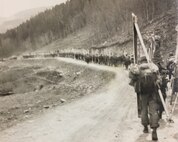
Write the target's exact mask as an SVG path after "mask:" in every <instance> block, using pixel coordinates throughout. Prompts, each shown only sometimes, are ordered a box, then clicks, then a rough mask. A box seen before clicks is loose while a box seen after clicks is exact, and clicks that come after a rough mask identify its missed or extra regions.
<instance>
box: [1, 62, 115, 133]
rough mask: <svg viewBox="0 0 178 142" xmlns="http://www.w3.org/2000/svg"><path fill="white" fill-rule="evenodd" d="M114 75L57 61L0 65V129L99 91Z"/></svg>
mask: <svg viewBox="0 0 178 142" xmlns="http://www.w3.org/2000/svg"><path fill="white" fill-rule="evenodd" d="M114 76H115V75H114V73H111V72H108V71H102V70H96V69H94V68H93V69H92V68H88V67H86V66H81V65H75V64H72V63H66V62H63V61H61V60H58V59H36V60H11V61H6V62H3V63H1V64H0V91H11V92H13V93H14V94H12V95H7V96H2V95H1V96H0V124H1V125H0V130H4V129H6V128H7V127H11V126H13V125H15V124H17V123H19V122H21V121H24V120H26V119H30V118H32V117H33V116H35V115H37V114H41V113H43V112H45V111H46V110H47V109H51V108H54V107H56V106H59V105H63V104H65V103H70V102H71V101H74V100H76V99H77V98H79V97H82V96H86V95H88V94H91V93H93V92H95V91H96V90H98V89H100V88H102V87H103V86H105V85H106V84H108V82H110V80H111V79H113V78H114Z"/></svg>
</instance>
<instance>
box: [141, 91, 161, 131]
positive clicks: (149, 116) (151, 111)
mask: <svg viewBox="0 0 178 142" xmlns="http://www.w3.org/2000/svg"><path fill="white" fill-rule="evenodd" d="M141 103H142V110H141V121H142V125H143V126H148V125H149V124H150V127H151V128H158V127H159V124H158V121H159V116H158V111H157V110H158V104H157V98H156V95H154V94H141Z"/></svg>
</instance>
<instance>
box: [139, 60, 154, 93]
mask: <svg viewBox="0 0 178 142" xmlns="http://www.w3.org/2000/svg"><path fill="white" fill-rule="evenodd" d="M156 79H157V75H156V73H155V71H153V70H152V69H151V68H150V66H149V65H148V64H147V63H144V64H141V65H140V79H139V80H140V91H141V94H148V93H152V92H154V91H155V87H156Z"/></svg>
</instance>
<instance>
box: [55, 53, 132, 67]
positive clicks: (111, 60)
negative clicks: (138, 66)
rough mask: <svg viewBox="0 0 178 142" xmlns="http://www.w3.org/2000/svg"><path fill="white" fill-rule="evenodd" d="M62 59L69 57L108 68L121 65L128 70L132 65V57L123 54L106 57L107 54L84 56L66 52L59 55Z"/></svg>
mask: <svg viewBox="0 0 178 142" xmlns="http://www.w3.org/2000/svg"><path fill="white" fill-rule="evenodd" d="M58 56H60V57H67V58H72V59H76V60H82V61H85V62H86V63H88V64H89V63H96V64H101V65H108V66H115V67H117V66H119V65H121V64H123V65H125V67H126V69H128V67H129V65H130V64H131V63H132V61H133V60H132V57H131V56H128V55H127V54H123V55H120V56H117V55H112V56H109V55H105V54H82V53H73V52H65V53H58Z"/></svg>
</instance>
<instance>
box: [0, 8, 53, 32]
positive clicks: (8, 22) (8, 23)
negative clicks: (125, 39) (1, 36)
mask: <svg viewBox="0 0 178 142" xmlns="http://www.w3.org/2000/svg"><path fill="white" fill-rule="evenodd" d="M49 8H50V7H48V8H47V7H39V8H33V9H28V10H25V11H21V12H19V13H17V14H15V15H13V16H11V17H7V18H3V17H0V33H4V32H6V31H7V30H8V29H12V28H15V27H17V26H19V25H20V24H21V23H23V22H25V21H26V20H28V19H30V18H31V17H32V16H35V15H37V14H38V13H40V12H42V11H45V10H46V9H49Z"/></svg>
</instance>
